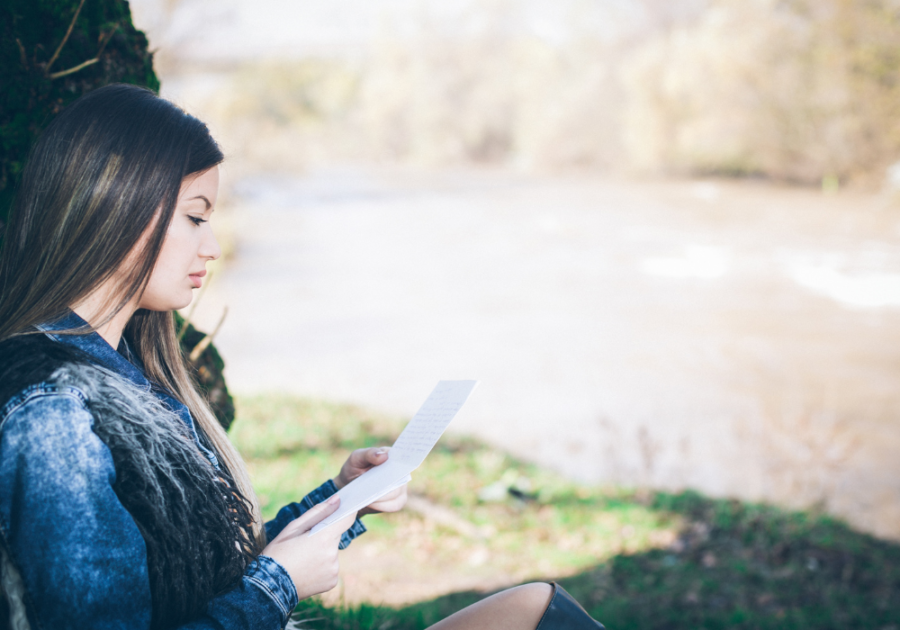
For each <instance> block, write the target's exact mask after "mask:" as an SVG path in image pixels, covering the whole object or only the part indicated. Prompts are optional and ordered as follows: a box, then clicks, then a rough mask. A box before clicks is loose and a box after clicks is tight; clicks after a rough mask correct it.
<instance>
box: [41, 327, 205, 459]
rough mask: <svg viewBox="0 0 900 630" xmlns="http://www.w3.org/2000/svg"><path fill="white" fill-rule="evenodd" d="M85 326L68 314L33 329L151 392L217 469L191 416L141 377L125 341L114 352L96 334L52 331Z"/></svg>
mask: <svg viewBox="0 0 900 630" xmlns="http://www.w3.org/2000/svg"><path fill="white" fill-rule="evenodd" d="M87 326H89V324H88V323H87V322H86V321H84V319H82V318H81V317H80V316H79V315H78V314H76V313H75V312H74V311H71V310H70V311H69V312H68V313H67V314H66V315H64V316H63V317H62V318H61V319H58V320H56V321H54V322H47V323H43V324H38V325H36V326H35V328H37V329H38V330H40V331H41V332H43V333H44V334H45V335H47V336H48V337H50V338H51V339H53V340H54V341H58V342H60V343H66V344H69V345H71V346H74V347H76V348H78V349H79V350H82V351H83V352H85V353H87V354H88V355H89V356H90V357H91V358H92V359H93V360H94V361H95V362H96V363H97V364H98V365H100V366H101V367H105V368H107V369H108V370H111V371H113V372H115V373H116V374H118V375H119V376H121V377H123V378H126V379H128V380H129V381H131V382H132V383H134V384H135V385H137V386H138V387H141V388H143V389H146V390H148V391H152V392H153V393H154V394H155V395H156V397H157V398H158V399H159V400H160V401H161V402H162V403H163V404H164V405H165V406H166V407H168V408H169V409H171V410H172V411H174V412H175V413H177V414H178V415H179V416H180V417H181V419H182V420H183V421H184V423H185V424H186V425H188V428H189V429H190V430H191V435H193V437H194V442H196V444H197V447H198V448H199V449H200V451H201V452H202V453H203V454H204V455H205V456H206V458H207V459H208V460H209V461H210V462H212V464H213V465H214V466H215V467H216V468H218V467H219V462H218V458H217V457H216V454H215V453H214V452H213V451H212V450H211V449H209V448H207V446H206V445H205V444H204V443H203V441H202V440H201V439H200V438H199V436H198V435H197V430H196V428H195V427H194V419H193V418H192V417H191V413H190V411H189V410H188V408H187V406H186V405H184V403H182V402H180V401H178V400H176V399H175V397H174V396H172V394H171V393H170V392H169V391H168V390H166V389H165V388H163V387H161V386H160V385H158V384H156V383H153V382H151V381H150V380H149V379H148V378H147V376H146V375H145V374H144V369H143V367H144V366H143V365H141V362H140V360H139V359H138V358H137V357H136V356H135V355H134V354H133V353H132V352H131V348H130V347H129V346H128V342H127V341H125V337H122V340H121V341H120V342H119V349H118V350H114V349H113V347H112V346H111V345H109V343H107V341H106V340H105V339H104V338H103V337H101V336H100V335H99V334H97V333H96V332H89V333H85V334H75V335H72V334H70V335H58V334H55V332H56V331H60V330H77V329H79V328H85V327H87Z"/></svg>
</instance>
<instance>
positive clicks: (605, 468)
mask: <svg viewBox="0 0 900 630" xmlns="http://www.w3.org/2000/svg"><path fill="white" fill-rule="evenodd" d="M236 192H237V195H236V196H237V200H236V202H235V203H236V207H235V211H234V215H235V232H236V239H237V250H236V255H235V256H234V258H233V259H232V260H231V261H229V262H228V264H227V265H226V267H225V270H224V271H223V272H222V273H221V274H220V277H217V278H215V279H214V281H213V283H212V285H211V286H210V288H209V291H208V292H207V294H206V295H205V296H204V298H203V300H202V302H201V303H200V305H199V307H198V309H197V314H196V317H195V319H196V320H197V321H198V323H199V324H200V325H202V326H205V327H206V328H207V329H210V328H211V327H212V325H214V323H215V321H216V320H217V319H218V317H219V315H220V314H221V309H222V307H223V306H225V305H227V306H228V308H229V315H228V318H227V320H226V322H225V325H224V327H223V328H222V330H221V332H220V333H219V336H218V337H217V344H218V345H219V347H220V349H221V351H222V353H223V355H224V357H225V358H226V361H227V363H228V368H227V376H228V382H229V385H230V386H231V387H232V388H233V390H235V391H236V392H239V393H249V392H260V391H276V390H278V391H289V392H293V393H296V394H302V395H307V396H315V397H321V398H326V399H332V400H337V401H350V402H355V403H360V404H362V405H365V406H366V407H369V408H374V409H377V410H381V411H384V412H389V413H394V414H401V415H406V416H408V415H410V414H412V413H413V412H414V411H415V410H416V409H417V408H418V405H419V404H420V403H421V402H422V401H423V400H424V398H425V396H426V395H427V394H428V392H429V391H430V390H431V388H432V387H433V385H434V383H435V382H436V381H437V380H439V379H443V378H477V379H479V380H480V381H481V382H482V383H481V386H480V388H479V389H478V390H477V391H476V392H475V394H474V395H473V397H472V399H471V400H470V401H469V403H468V405H467V406H466V408H464V410H463V412H462V413H461V414H460V416H459V417H458V418H457V419H456V421H455V422H454V425H453V427H452V429H453V430H455V431H458V432H465V433H469V434H473V435H477V436H479V437H481V438H484V439H486V440H488V441H490V442H492V443H494V444H497V445H499V446H502V447H503V448H505V449H508V450H510V451H512V452H513V453H515V454H517V455H519V456H522V457H524V458H527V459H529V460H531V461H535V462H540V463H542V464H546V465H548V466H551V467H553V468H555V469H557V470H559V471H561V472H562V473H564V474H566V475H569V476H571V477H573V478H576V479H580V480H585V481H591V482H614V483H621V484H626V485H648V486H653V487H659V488H670V489H680V488H685V487H692V488H696V489H699V490H701V491H703V492H706V493H709V494H712V495H717V496H725V495H728V496H737V497H741V498H745V499H764V500H769V501H776V502H779V503H782V504H786V505H791V506H810V505H817V506H819V507H820V508H822V509H825V510H827V511H829V512H831V513H834V514H837V515H840V516H841V517H843V518H846V519H848V520H849V521H850V522H851V523H853V524H854V525H855V526H857V527H860V528H862V529H864V530H867V531H870V532H873V533H876V534H878V535H882V536H888V537H892V538H900V431H898V428H900V413H898V411H900V405H898V403H900V395H898V387H897V382H898V376H900V343H898V342H900V215H898V214H897V213H896V212H895V211H891V210H888V209H886V205H885V203H884V200H883V199H880V198H878V197H876V196H863V195H856V194H853V193H841V194H840V195H836V196H831V197H829V196H825V195H823V194H821V193H819V192H817V191H809V190H793V189H782V188H776V187H772V186H768V185H761V184H753V183H715V182H703V181H682V182H661V183H660V182H656V183H637V182H628V181H610V180H602V179H590V178H587V177H584V178H581V177H574V176H573V177H558V178H553V177H546V178H533V177H530V178H524V177H519V176H515V175H510V174H498V173H488V172H478V171H474V172H443V173H430V174H428V173H421V172H418V173H411V172H405V171H378V170H364V169H360V170H354V169H346V170H325V171H317V172H312V173H310V174H309V176H308V177H305V178H297V179H289V178H284V179H279V178H267V177H260V178H255V179H246V180H244V181H241V182H239V183H238V184H237V186H236ZM426 465H427V464H426Z"/></svg>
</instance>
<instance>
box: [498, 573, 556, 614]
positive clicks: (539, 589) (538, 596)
mask: <svg viewBox="0 0 900 630" xmlns="http://www.w3.org/2000/svg"><path fill="white" fill-rule="evenodd" d="M507 592H508V593H509V595H510V596H511V597H514V598H515V606H516V607H517V608H519V609H520V610H528V611H531V612H533V613H534V614H536V615H537V617H538V618H540V616H541V615H543V614H544V611H545V610H547V605H548V604H550V598H551V597H552V596H553V587H552V586H550V585H549V584H547V583H546V582H531V583H530V584H522V585H521V586H516V587H514V588H511V589H509V591H507Z"/></svg>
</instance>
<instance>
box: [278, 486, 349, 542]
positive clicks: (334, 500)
mask: <svg viewBox="0 0 900 630" xmlns="http://www.w3.org/2000/svg"><path fill="white" fill-rule="evenodd" d="M340 505H341V498H340V497H339V496H337V495H336V494H335V495H332V496H331V497H329V498H328V499H327V500H325V501H322V502H321V503H318V504H316V505H314V506H313V507H311V508H310V509H308V510H306V512H304V513H303V514H301V515H300V516H299V517H297V518H296V519H294V520H293V521H291V522H290V523H289V524H288V525H287V526H286V527H285V528H284V529H283V530H282V531H281V533H280V534H278V536H276V537H275V538H276V539H278V538H283V537H293V536H298V535H300V534H305V533H306V532H308V531H309V530H311V529H312V528H313V527H315V526H316V525H317V524H319V523H320V522H322V521H324V520H325V519H326V518H328V517H329V516H331V515H332V514H334V513H335V512H336V511H337V509H338V507H340Z"/></svg>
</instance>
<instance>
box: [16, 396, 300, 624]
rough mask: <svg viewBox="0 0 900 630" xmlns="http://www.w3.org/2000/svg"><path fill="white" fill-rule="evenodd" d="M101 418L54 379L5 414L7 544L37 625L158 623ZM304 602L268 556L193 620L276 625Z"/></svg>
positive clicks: (141, 543) (141, 545) (139, 544)
mask: <svg viewBox="0 0 900 630" xmlns="http://www.w3.org/2000/svg"><path fill="white" fill-rule="evenodd" d="M93 421H94V419H93V417H92V416H91V414H90V412H89V411H88V410H87V408H86V406H85V398H84V396H83V395H82V394H81V393H80V392H79V391H78V390H76V389H73V388H59V389H58V388H51V387H47V386H37V387H34V388H31V389H30V390H28V392H27V393H26V395H24V396H21V397H19V398H17V399H16V401H15V402H13V403H12V405H11V406H7V408H6V410H5V417H0V422H2V424H0V535H2V540H0V543H2V544H3V545H4V546H5V548H6V550H7V551H8V553H9V556H10V559H11V561H12V564H13V565H14V567H15V568H16V569H18V571H19V573H20V574H21V576H22V580H23V583H24V588H25V598H24V600H25V606H26V609H27V612H28V615H29V617H30V618H31V620H32V627H44V628H54V629H56V630H63V629H66V628H73V629H74V628H95V629H98V630H102V629H105V628H110V629H112V628H116V629H120V628H129V629H132V628H149V626H150V619H151V610H152V602H151V594H150V582H149V577H148V568H147V557H146V547H145V544H144V540H143V538H142V536H141V534H140V532H139V530H138V528H137V526H136V525H135V523H134V520H133V519H132V518H131V515H130V514H129V513H128V511H127V510H125V508H124V507H123V506H122V504H121V502H120V501H119V499H118V497H117V496H116V494H115V492H114V491H113V483H114V482H115V476H116V472H115V467H114V465H113V460H112V456H111V454H110V452H109V449H108V448H107V447H106V445H105V444H103V442H102V441H100V439H99V438H98V437H97V436H96V435H95V434H94V432H93V431H92V429H91V427H92V423H93ZM296 603H297V593H296V590H295V588H294V584H293V582H292V580H291V578H290V576H289V574H288V572H287V570H286V569H285V568H284V567H283V566H281V565H280V564H279V563H278V562H276V561H275V560H273V559H272V558H269V557H266V556H261V557H260V558H258V559H257V560H256V561H255V562H253V563H252V564H251V566H250V567H249V569H248V570H247V572H246V573H245V574H244V576H243V578H242V580H241V582H240V584H238V585H237V587H235V588H234V589H232V590H231V591H228V592H227V593H225V594H223V595H221V596H219V597H216V598H214V599H213V600H212V601H211V602H210V604H209V606H208V607H207V609H206V612H205V614H204V615H203V617H202V618H201V619H198V620H196V621H195V622H192V623H190V624H189V625H188V626H187V627H189V628H192V629H195V630H200V629H207V628H209V629H211V628H219V629H223V628H228V629H233V630H250V629H260V630H263V629H266V630H269V629H271V630H276V629H278V628H282V627H283V626H284V624H285V623H286V621H287V617H288V615H289V613H290V611H291V610H292V609H293V608H294V606H295V605H296Z"/></svg>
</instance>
